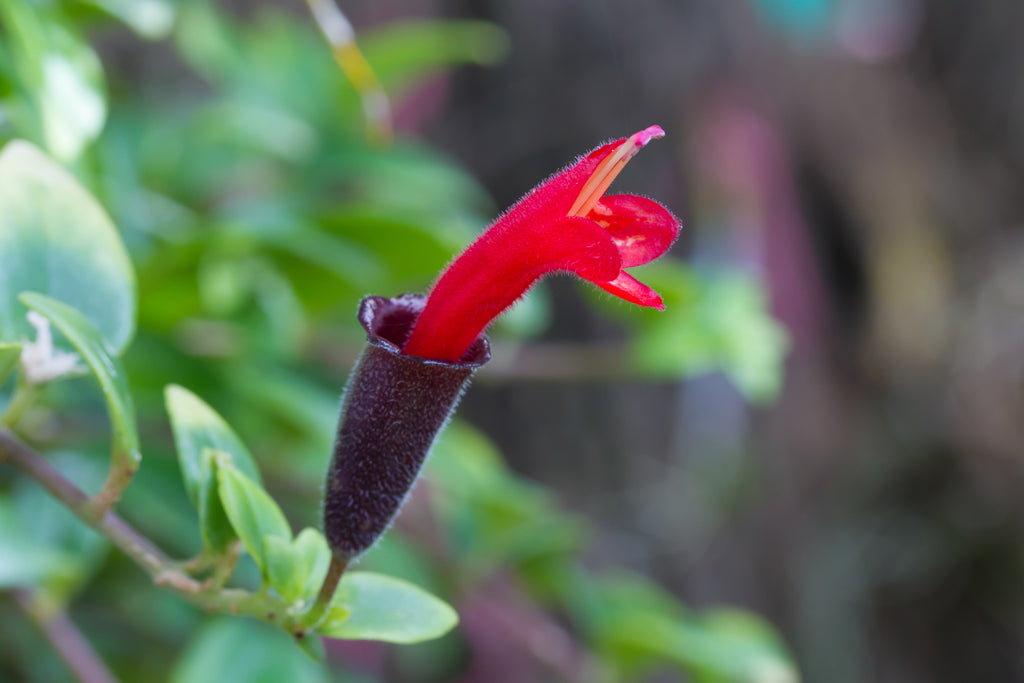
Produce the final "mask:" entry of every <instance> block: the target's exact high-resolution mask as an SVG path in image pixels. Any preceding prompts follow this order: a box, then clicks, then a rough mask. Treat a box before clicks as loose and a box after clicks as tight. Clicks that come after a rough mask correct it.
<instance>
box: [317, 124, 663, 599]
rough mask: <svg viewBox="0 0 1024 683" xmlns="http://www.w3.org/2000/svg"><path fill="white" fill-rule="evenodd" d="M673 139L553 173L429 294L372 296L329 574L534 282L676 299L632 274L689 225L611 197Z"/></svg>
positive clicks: (612, 148) (345, 423) (386, 511)
mask: <svg viewBox="0 0 1024 683" xmlns="http://www.w3.org/2000/svg"><path fill="white" fill-rule="evenodd" d="M663 135H664V132H663V131H662V129H661V128H659V127H658V126H651V127H649V128H645V129H644V130H642V131H640V132H638V133H634V134H633V135H631V136H629V137H628V138H623V139H620V140H615V141H613V142H609V143H607V144H605V145H602V146H600V147H598V148H597V149H595V150H593V151H592V152H590V153H589V154H587V155H586V156H583V157H580V158H579V159H578V160H577V161H575V162H574V163H573V164H571V165H570V166H568V167H566V168H565V169H563V170H561V171H559V172H558V173H556V174H554V175H553V176H551V177H550V178H548V179H547V180H546V181H544V182H543V183H541V184H540V185H538V186H537V187H536V188H534V189H533V190H532V191H531V192H530V193H528V194H527V195H526V196H525V197H523V198H522V199H520V200H519V201H518V202H517V203H516V204H515V205H514V206H513V207H512V208H511V209H509V210H508V211H507V212H506V213H505V214H504V215H502V216H501V217H500V218H498V220H496V221H495V222H494V224H493V225H491V226H490V227H489V228H488V229H487V230H486V231H485V232H484V233H483V234H482V235H481V236H480V237H479V238H478V239H477V240H476V241H475V242H473V243H472V244H471V245H470V246H469V247H468V248H467V249H466V251H465V252H463V253H462V255H461V256H459V257H458V258H457V259H455V260H454V261H453V262H452V263H451V264H450V265H449V266H448V268H447V269H446V270H445V271H444V273H443V274H442V275H441V277H440V278H439V279H438V280H437V282H436V283H435V284H434V286H433V288H432V289H431V291H430V295H429V297H423V296H419V295H408V294H407V295H403V296H400V297H395V298H391V299H388V298H383V297H367V298H366V299H364V300H363V302H362V304H361V305H360V309H359V321H360V323H361V324H362V325H363V327H364V328H365V329H366V333H367V341H368V344H367V346H366V348H365V350H364V351H363V353H362V355H361V356H360V358H359V360H358V361H357V363H356V366H355V368H354V369H353V371H352V373H351V375H350V377H349V381H348V386H347V388H346V392H345V399H344V401H343V405H342V409H341V419H340V422H339V425H338V434H337V439H336V441H335V446H334V453H333V457H332V460H331V465H330V468H329V470H328V473H327V484H326V492H325V498H324V532H325V536H326V537H327V541H328V544H329V545H330V547H331V549H332V552H333V555H334V562H333V563H332V567H333V569H332V571H331V572H330V574H329V576H331V577H335V579H336V577H337V576H340V573H341V572H342V571H344V566H345V565H346V564H347V563H348V562H349V560H351V559H352V558H354V557H356V556H358V555H359V554H360V553H362V552H363V551H365V550H366V549H367V548H369V547H370V546H371V545H372V544H373V543H374V542H375V541H376V540H377V538H379V537H380V535H381V533H383V532H384V530H385V529H386V528H387V526H388V524H390V522H391V520H392V519H393V518H394V516H395V514H397V512H398V510H399V508H400V507H401V505H402V502H403V501H404V499H405V496H406V495H407V493H408V492H409V490H410V489H411V487H412V485H413V483H414V482H415V480H416V477H417V476H418V475H419V471H420V467H421V466H422V464H423V460H424V458H425V456H426V454H427V451H428V450H429V449H430V446H431V444H432V443H433V441H434V438H435V437H436V436H437V434H438V432H439V431H440V429H441V428H442V427H443V426H444V424H445V422H446V421H447V420H448V418H449V417H450V416H451V413H452V411H453V410H454V409H455V406H456V404H457V403H458V400H459V398H460V396H461V395H462V392H463V391H464V389H465V386H466V384H467V383H468V381H469V378H470V376H471V375H472V374H473V372H474V371H475V370H476V369H477V368H478V367H480V366H482V365H483V364H484V363H486V362H487V360H489V358H490V349H489V345H488V341H487V337H486V335H485V334H484V331H485V330H486V328H487V326H488V325H489V324H490V323H491V321H492V320H494V318H495V317H496V316H498V315H499V314H500V313H501V312H502V311H504V310H506V309H507V308H509V307H510V306H511V305H512V304H513V303H515V301H516V300H517V299H519V297H521V296H522V295H523V293H524V292H526V290H527V289H529V287H530V286H532V285H533V283H535V282H536V281H537V280H538V279H540V278H541V277H543V276H544V275H546V274H548V273H552V272H570V273H574V274H576V275H577V276H579V277H581V278H583V279H584V280H588V281H590V282H592V283H594V284H595V285H597V286H598V287H600V288H601V289H603V290H605V291H607V292H610V293H611V294H614V295H615V296H618V297H620V298H622V299H625V300H626V301H629V302H631V303H635V304H639V305H641V306H649V307H653V308H657V309H663V308H664V305H663V303H662V300H661V297H660V296H659V295H658V293H657V292H655V291H654V290H653V289H651V288H650V287H648V286H647V285H645V284H643V283H642V282H640V281H638V280H637V279H635V278H634V277H633V276H631V275H630V274H629V273H628V272H626V269H628V268H631V267H633V266H639V265H642V264H644V263H647V262H649V261H652V260H654V259H655V258H657V257H658V256H660V255H662V254H663V253H665V251H667V250H668V248H669V247H670V246H671V245H672V242H673V241H674V240H675V239H676V236H677V235H678V234H679V222H678V221H677V220H676V219H675V217H674V216H672V214H671V213H669V212H668V210H666V209H665V207H663V206H662V205H661V204H658V203H657V202H655V201H653V200H650V199H646V198H644V197H638V196H634V195H606V194H605V192H606V191H607V190H608V187H609V186H610V185H611V183H612V181H613V180H614V179H615V177H616V176H617V175H618V174H619V172H620V171H621V170H622V168H623V167H624V166H625V165H626V163H627V162H628V161H629V160H630V159H631V158H632V157H633V156H634V155H635V154H636V153H637V152H638V151H640V149H642V148H643V147H644V146H645V145H646V144H647V143H648V142H650V141H651V140H653V139H655V138H659V137H662V136H663ZM327 589H328V582H325V590H327Z"/></svg>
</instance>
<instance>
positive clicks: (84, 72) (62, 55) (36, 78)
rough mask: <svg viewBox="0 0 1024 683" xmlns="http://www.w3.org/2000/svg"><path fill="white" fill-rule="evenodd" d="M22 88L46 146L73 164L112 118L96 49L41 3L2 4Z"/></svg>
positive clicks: (1, 12) (6, 0)
mask: <svg viewBox="0 0 1024 683" xmlns="http://www.w3.org/2000/svg"><path fill="white" fill-rule="evenodd" d="M0 17H2V19H3V22H4V24H5V27H6V28H7V29H8V37H9V39H10V40H9V45H10V49H11V55H12V62H13V63H14V65H15V69H16V72H17V75H18V80H19V85H20V88H21V90H22V91H24V92H25V94H26V96H27V98H28V99H29V100H30V101H31V102H32V105H33V107H34V109H35V110H36V112H37V114H36V116H35V117H34V119H33V120H32V121H31V125H33V126H35V127H41V135H42V138H43V139H44V140H45V142H46V147H47V148H48V149H49V150H50V152H52V153H53V154H54V156H56V157H57V158H58V159H61V160H62V161H74V160H76V159H77V158H78V157H79V155H80V154H81V153H82V150H83V149H84V147H85V145H87V144H88V143H89V142H91V141H92V140H94V139H95V138H96V137H97V136H98V135H99V133H100V131H101V130H102V129H103V124H104V122H105V121H106V117H107V103H106V93H105V90H106V85H105V83H104V77H103V67H102V65H101V64H100V60H99V57H98V56H97V55H96V53H95V52H94V51H93V49H92V48H91V47H90V46H89V44H88V43H86V42H85V41H84V40H82V38H81V37H80V36H79V35H77V34H76V33H75V32H74V31H72V30H71V28H70V27H68V26H66V25H64V24H63V23H62V22H61V21H60V17H59V15H58V14H57V13H56V12H54V11H53V10H52V9H50V8H47V7H44V6H43V4H42V3H29V2H19V1H12V0H0Z"/></svg>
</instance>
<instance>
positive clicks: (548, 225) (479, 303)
mask: <svg viewBox="0 0 1024 683" xmlns="http://www.w3.org/2000/svg"><path fill="white" fill-rule="evenodd" d="M664 134H665V133H664V131H662V129H661V128H660V127H658V126H650V127H649V128H645V129H644V130H642V131H639V132H638V133H634V134H633V135H631V136H629V137H628V138H622V139H620V140H615V141H613V142H609V143H607V144H604V145H602V146H600V147H598V148H597V149H595V150H593V151H592V152H590V153H589V154H587V155H585V156H582V157H580V158H579V159H578V160H577V161H576V162H575V163H573V164H571V165H570V166H568V167H566V168H564V169H563V170H561V171H559V172H558V173H556V174H554V175H553V176H551V177H550V178H548V179H547V180H545V181H544V182H543V183H541V184H540V185H538V186H537V187H535V188H534V189H533V190H531V191H530V192H529V193H528V194H527V195H526V196H524V197H523V198H522V199H520V200H519V201H518V202H516V203H515V204H514V205H513V206H512V208H510V209H509V210H508V211H507V212H506V213H505V214H504V215H502V216H501V217H499V218H498V219H497V220H496V221H495V222H494V223H493V224H492V225H491V226H490V227H489V228H488V229H487V230H486V231H485V232H484V233H483V234H482V235H481V236H480V237H479V238H478V239H477V240H476V241H475V242H473V243H472V244H471V245H470V246H469V247H468V248H467V249H466V250H465V251H464V252H463V253H462V255H460V256H459V257H458V258H457V259H455V261H453V262H452V263H451V265H449V266H448V268H447V269H446V270H445V271H444V272H443V273H442V274H441V277H440V278H439V279H438V280H437V282H436V283H435V284H434V287H433V288H432V289H431V291H430V296H429V298H428V299H427V303H426V305H425V306H424V308H423V312H422V313H421V314H420V316H419V318H418V320H417V321H416V325H415V327H414V328H413V331H412V334H411V335H410V336H409V339H408V341H407V342H406V344H405V346H404V348H403V349H402V352H403V353H404V354H407V355H412V356H420V357H422V358H430V359H436V360H444V361H451V362H457V361H458V360H459V359H460V358H461V357H462V355H463V353H464V352H465V351H466V349H468V348H469V346H470V345H471V344H472V343H473V342H474V340H476V339H477V337H478V336H479V335H480V334H481V333H482V332H483V331H484V329H485V328H486V327H487V326H488V325H489V324H490V323H491V321H492V320H493V319H494V318H495V317H497V316H498V315H499V314H500V313H501V312H502V311H504V310H506V309H507V308H508V307H509V306H511V305H512V304H513V303H515V301H516V300H517V299H519V297H521V296H522V295H523V294H524V293H525V292H526V290H527V289H529V288H530V286H532V285H533V284H534V283H535V282H536V281H537V280H538V279H540V278H541V277H543V276H544V275H546V274H548V273H552V272H571V273H574V274H575V275H577V276H579V277H580V278H583V279H584V280H588V281H589V282H592V283H594V284H595V285H597V286H598V287H600V288H601V289H603V290H605V291H607V292H610V293H611V294H614V295H615V296H617V297H619V298H621V299H624V300H626V301H629V302H631V303H634V304H638V305H640V306H649V307H653V308H657V309H663V308H664V304H663V303H662V300H661V297H660V296H659V295H658V293H657V292H655V291H654V290H653V289H651V288H650V287H648V286H647V285H645V284H643V283H642V282H640V281H639V280H637V279H636V278H634V277H633V276H632V275H630V274H629V273H627V272H626V269H627V268H630V267H633V266H639V265H642V264H645V263H648V262H650V261H653V260H654V259H656V258H658V257H659V256H661V255H662V254H664V253H665V252H666V251H667V250H668V248H669V247H670V246H671V245H672V242H674V241H675V239H676V237H677V236H678V235H679V221H678V220H677V219H676V218H675V217H674V216H673V215H672V214H671V213H670V212H669V211H668V210H667V209H666V208H665V207H664V206H662V205H661V204H659V203H658V202H656V201H653V200H651V199H647V198H645V197H638V196H635V195H628V194H623V195H605V192H606V191H607V190H608V187H609V186H610V185H611V183H612V181H613V180H614V179H615V177H616V176H617V175H618V174H619V172H620V171H621V170H622V169H623V167H625V165H626V163H627V162H628V161H629V160H630V159H631V158H632V157H633V156H634V155H635V154H636V153H637V152H639V151H640V150H641V149H642V148H643V147H644V146H645V145H646V144H647V143H648V142H650V141H651V140H653V139H655V138H660V137H662V136H663V135H664Z"/></svg>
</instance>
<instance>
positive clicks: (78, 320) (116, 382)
mask: <svg viewBox="0 0 1024 683" xmlns="http://www.w3.org/2000/svg"><path fill="white" fill-rule="evenodd" d="M19 299H20V301H21V302H22V303H23V304H25V305H26V306H28V307H29V308H31V309H32V310H34V311H36V312H37V313H39V314H41V315H42V316H44V317H45V318H46V319H47V320H49V321H50V322H51V323H53V326H54V327H56V328H57V329H58V330H60V331H61V333H62V334H63V335H64V336H65V337H66V338H67V339H68V341H70V342H71V344H72V345H73V346H74V347H75V349H77V350H78V353H79V354H81V356H82V358H83V359H84V360H85V362H86V363H87V364H88V365H89V368H90V369H91V370H92V373H93V374H94V375H96V379H97V380H99V383H100V388H101V389H102V390H103V398H104V399H105V400H106V402H107V412H108V413H109V415H110V426H111V429H112V432H113V444H112V445H113V449H112V450H113V459H114V461H115V462H116V463H125V464H127V465H129V466H131V467H132V468H133V469H134V468H135V467H138V463H139V461H140V460H141V459H142V454H141V453H139V435H138V432H136V429H135V406H134V404H133V403H132V396H131V391H130V390H129V388H128V377H127V375H126V374H125V371H124V368H123V367H122V366H121V361H120V360H118V358H117V356H116V355H114V353H113V352H112V351H111V350H110V347H109V345H108V344H107V343H106V341H104V339H103V338H102V337H100V335H99V333H98V332H97V331H96V328H94V327H93V326H92V324H91V323H90V322H89V320H88V319H87V318H86V317H85V316H84V315H82V314H81V313H79V312H78V311H77V310H75V309H74V308H72V307H71V306H68V305H67V304H64V303H61V302H60V301H56V300H54V299H51V298H49V297H47V296H43V295H42V294H37V293H35V292H25V293H24V294H22V295H21V296H20V297H19Z"/></svg>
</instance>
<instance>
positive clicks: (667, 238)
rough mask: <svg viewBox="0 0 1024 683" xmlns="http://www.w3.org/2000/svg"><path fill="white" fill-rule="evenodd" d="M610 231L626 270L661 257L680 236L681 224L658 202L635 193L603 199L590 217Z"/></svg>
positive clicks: (588, 215) (588, 216)
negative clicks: (637, 195)
mask: <svg viewBox="0 0 1024 683" xmlns="http://www.w3.org/2000/svg"><path fill="white" fill-rule="evenodd" d="M587 218H590V219H591V220H593V221H594V222H595V223H597V224H598V225H600V226H601V227H602V228H604V229H605V230H607V231H608V234H609V235H611V236H612V239H613V240H614V241H615V244H616V245H617V246H618V247H619V254H621V255H622V267H623V268H629V267H631V266H639V265H642V264H644V263H648V262H650V261H653V260H654V259H656V258H658V257H659V256H661V255H662V254H664V253H665V252H666V251H668V248H669V247H670V246H672V243H673V242H674V241H675V239H676V237H678V236H679V221H677V220H676V218H675V216H673V215H672V214H671V213H669V212H668V209H666V208H665V207H664V206H662V205H661V204H659V203H658V202H655V201H652V200H650V199H646V198H644V197H636V196H634V195H631V194H619V195H609V196H605V197H602V198H601V201H599V202H598V203H597V206H595V207H594V208H593V210H591V212H590V213H589V214H587Z"/></svg>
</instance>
